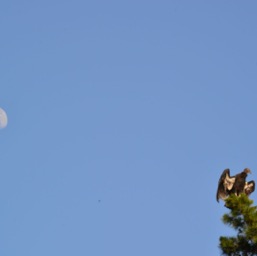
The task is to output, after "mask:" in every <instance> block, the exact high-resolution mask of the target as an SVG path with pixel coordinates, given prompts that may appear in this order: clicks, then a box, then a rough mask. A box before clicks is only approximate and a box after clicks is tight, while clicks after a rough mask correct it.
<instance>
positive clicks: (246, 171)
mask: <svg viewBox="0 0 257 256" xmlns="http://www.w3.org/2000/svg"><path fill="white" fill-rule="evenodd" d="M244 172H245V173H247V174H248V173H252V172H251V170H250V169H249V168H245V169H244Z"/></svg>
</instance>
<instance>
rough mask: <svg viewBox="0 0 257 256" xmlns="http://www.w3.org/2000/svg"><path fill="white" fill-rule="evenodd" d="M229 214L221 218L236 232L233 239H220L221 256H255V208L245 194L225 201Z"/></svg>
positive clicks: (224, 237)
mask: <svg viewBox="0 0 257 256" xmlns="http://www.w3.org/2000/svg"><path fill="white" fill-rule="evenodd" d="M225 202H226V204H225V206H226V207H227V208H228V209H230V212H229V213H227V214H225V215H224V216H223V218H222V220H223V222H224V223H225V224H226V225H229V226H231V227H232V228H234V229H235V230H236V231H237V235H236V236H234V237H226V236H221V237H220V244H219V247H220V249H221V250H222V255H227V256H253V255H257V207H256V206H252V204H253V201H252V200H250V199H249V198H248V197H247V196H246V195H245V194H241V195H240V196H235V195H231V196H229V197H228V198H227V199H226V200H225Z"/></svg>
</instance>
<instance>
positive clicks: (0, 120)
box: [0, 108, 8, 129]
mask: <svg viewBox="0 0 257 256" xmlns="http://www.w3.org/2000/svg"><path fill="white" fill-rule="evenodd" d="M7 123H8V118H7V114H6V112H5V111H4V110H3V109H2V108H0V129H3V128H5V127H6V126H7Z"/></svg>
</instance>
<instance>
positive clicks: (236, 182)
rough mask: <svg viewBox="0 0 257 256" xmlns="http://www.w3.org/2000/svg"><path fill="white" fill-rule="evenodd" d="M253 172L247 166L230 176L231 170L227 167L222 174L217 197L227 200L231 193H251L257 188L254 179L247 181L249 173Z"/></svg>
mask: <svg viewBox="0 0 257 256" xmlns="http://www.w3.org/2000/svg"><path fill="white" fill-rule="evenodd" d="M248 173H251V170H250V169H249V168H245V169H244V170H243V171H242V172H241V173H238V174H236V175H235V176H230V170H229V169H225V170H224V171H223V173H222V174H221V176H220V179H219V183H218V189H217V194H216V199H217V201H218V202H219V199H222V200H225V199H226V198H227V197H228V196H229V195H230V194H235V195H237V196H239V195H240V194H242V193H245V194H246V195H248V196H249V195H250V194H251V193H252V192H253V191H254V190H255V182H254V181H253V180H251V181H249V182H247V181H246V177H247V174H248Z"/></svg>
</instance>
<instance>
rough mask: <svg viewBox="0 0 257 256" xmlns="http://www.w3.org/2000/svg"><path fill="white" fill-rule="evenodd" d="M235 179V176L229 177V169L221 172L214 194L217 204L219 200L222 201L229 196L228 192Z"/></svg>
mask: <svg viewBox="0 0 257 256" xmlns="http://www.w3.org/2000/svg"><path fill="white" fill-rule="evenodd" d="M235 179H236V178H235V176H232V177H230V170H229V169H225V170H224V171H223V173H222V174H221V176H220V179H219V183H218V189H217V194H216V199H217V202H219V199H222V200H224V199H225V198H226V197H227V196H228V195H229V191H230V190H231V189H232V188H233V185H234V183H235Z"/></svg>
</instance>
